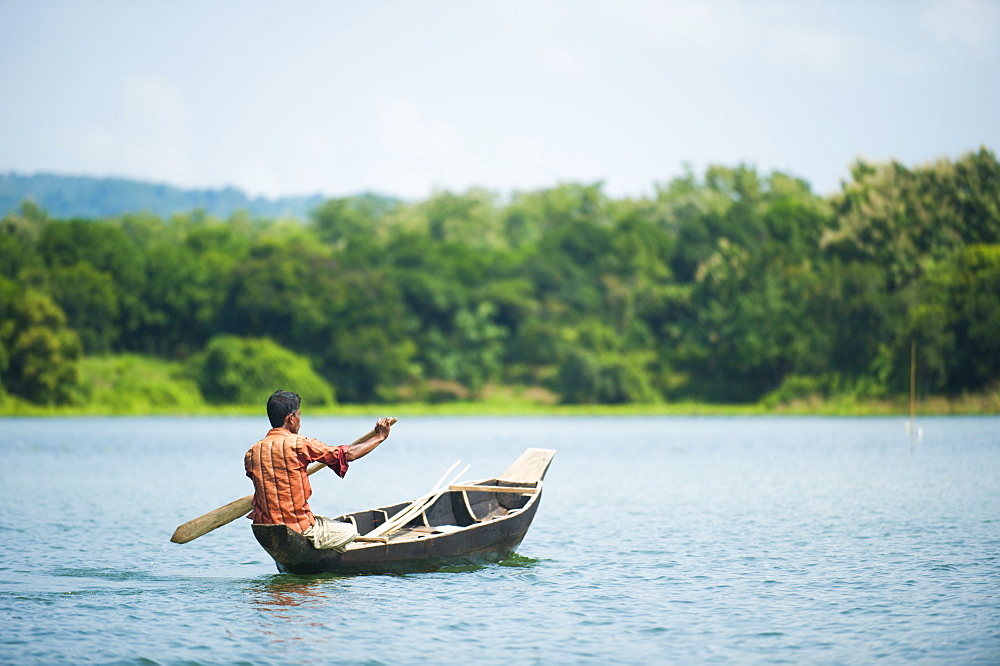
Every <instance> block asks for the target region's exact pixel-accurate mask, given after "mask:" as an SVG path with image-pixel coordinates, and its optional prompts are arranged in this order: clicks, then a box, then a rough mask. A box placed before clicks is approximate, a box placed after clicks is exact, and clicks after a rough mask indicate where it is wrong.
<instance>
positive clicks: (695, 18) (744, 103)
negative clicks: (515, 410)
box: [0, 0, 1000, 199]
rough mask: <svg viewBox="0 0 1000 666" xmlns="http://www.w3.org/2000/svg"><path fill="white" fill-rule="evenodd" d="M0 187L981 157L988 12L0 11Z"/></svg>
mask: <svg viewBox="0 0 1000 666" xmlns="http://www.w3.org/2000/svg"><path fill="white" fill-rule="evenodd" d="M0 26H2V30H3V34H4V40H3V41H4V45H3V47H2V48H0V173H6V172H15V173H20V174H32V173H58V174H65V175H87V176H101V177H103V176H113V177H125V178H134V179H138V180H143V181H148V182H157V183H166V184H170V185H175V186H179V187H185V188H199V189H201V188H218V187H226V186H233V187H237V188H239V189H242V190H244V191H245V192H247V193H248V194H250V195H252V196H267V197H277V196H291V195H304V194H322V195H324V196H348V195H351V194H356V193H359V192H363V191H374V192H379V193H382V194H388V195H394V196H399V197H403V198H410V199H420V198H425V197H427V196H430V195H431V194H432V193H433V192H435V191H440V190H450V191H453V192H462V191H465V190H467V189H469V188H472V187H483V188H486V189H488V190H492V191H495V192H498V193H501V194H509V193H512V192H516V191H531V190H538V189H544V188H549V187H554V186H556V185H558V184H559V183H565V182H575V183H585V184H592V183H596V182H602V183H603V184H604V192H605V193H606V194H608V195H609V196H613V197H626V196H646V195H650V194H652V193H654V192H655V186H656V185H657V184H665V183H667V182H669V181H670V180H671V179H673V178H676V177H679V176H682V175H684V173H685V172H686V170H688V169H690V170H693V171H694V172H695V173H696V174H702V173H703V172H704V169H705V167H707V166H708V165H712V164H720V165H724V166H737V165H739V164H748V165H750V166H753V167H755V168H756V169H757V170H758V171H760V172H762V173H769V172H771V171H781V172H784V173H787V174H790V175H793V176H796V177H799V178H802V179H804V180H806V181H808V182H809V183H810V184H811V185H812V187H813V190H814V191H815V192H817V193H819V194H829V193H832V192H834V191H837V190H838V189H839V188H840V184H841V182H842V181H844V180H847V179H848V178H849V174H850V166H851V164H852V163H853V162H854V161H856V160H857V159H862V158H863V159H866V160H871V161H888V160H897V161H899V162H902V163H903V164H906V165H907V166H911V167H912V166H916V165H920V164H924V163H927V162H931V161H934V160H936V159H940V158H946V159H955V158H957V157H959V156H961V155H962V154H964V153H967V152H969V151H973V150H978V149H979V148H980V147H983V146H985V147H986V148H988V149H990V150H993V151H996V150H997V148H998V147H1000V0H898V1H896V0H883V1H877V0H870V1H866V2H855V1H852V0H847V1H843V0H841V1H835V0H830V1H826V0H824V1H819V0H816V1H812V0H794V1H792V0H755V1H752V2H751V1H743V2H738V1H735V0H613V1H612V0H607V1H591V0H564V1H560V0H552V1H548V0H532V1H525V2H521V1H520V0H506V1H493V0H478V1H468V0H459V1H454V2H451V1H444V0H441V1H438V0H421V1H420V2H415V1H412V0H411V1H410V2H388V1H377V0H364V1H353V2H338V1H326V2H304V1H294V0H293V1H289V2H280V3H279V2H258V1H256V0H240V1H238V2H236V1H229V0H213V1H212V2H203V1H201V0H198V1H187V0H176V1H171V2H163V1H156V2H152V1H144V0H127V1H114V2H109V1H106V0H90V1H88V2H78V1H76V0H73V1H68V2H63V1H56V0H23V1H22V0H0Z"/></svg>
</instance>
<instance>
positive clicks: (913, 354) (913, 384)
mask: <svg viewBox="0 0 1000 666" xmlns="http://www.w3.org/2000/svg"><path fill="white" fill-rule="evenodd" d="M916 400H917V340H916V338H914V339H912V340H910V453H913V438H914V437H916V428H915V427H914V425H913V417H914V414H915V412H916Z"/></svg>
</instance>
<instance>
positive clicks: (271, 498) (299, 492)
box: [243, 428, 347, 532]
mask: <svg viewBox="0 0 1000 666" xmlns="http://www.w3.org/2000/svg"><path fill="white" fill-rule="evenodd" d="M344 453H345V448H344V447H343V446H329V445H327V444H324V443H323V442H321V441H319V440H318V439H313V438H312V437H305V436H303V435H296V434H293V433H291V432H289V431H288V430H286V429H284V428H271V430H270V431H269V432H268V433H267V436H266V437H264V439H262V440H260V441H259V442H257V443H256V444H254V445H253V446H251V447H250V450H249V451H247V453H246V456H244V458H243V466H244V467H245V468H246V471H247V476H249V477H250V479H251V480H252V481H253V491H254V492H253V511H251V512H250V515H249V516H247V518H249V519H250V520H252V521H253V522H255V523H261V524H265V525H288V526H289V527H291V528H292V529H293V530H296V531H298V532H303V531H305V530H307V529H309V526H310V525H312V524H313V523H315V522H316V518H315V517H314V516H313V513H312V511H310V510H309V501H308V500H309V496H310V495H312V486H310V485H309V475H308V474H307V473H306V467H307V466H308V465H309V463H311V462H321V463H325V464H326V465H328V466H329V467H330V469H332V470H333V471H334V472H336V473H337V476H340V477H343V476H344V475H345V474H347V459H346V458H345V457H344Z"/></svg>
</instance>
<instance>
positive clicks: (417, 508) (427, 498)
mask: <svg viewBox="0 0 1000 666" xmlns="http://www.w3.org/2000/svg"><path fill="white" fill-rule="evenodd" d="M456 464H457V463H456ZM451 469H454V465H453V466H452V468H451ZM448 471H451V470H448ZM468 471H469V465H466V466H465V469H463V470H462V471H461V472H459V473H458V474H456V475H455V476H454V477H453V478H452V479H451V481H449V482H448V483H446V484H445V485H444V486H441V482H440V481H439V482H438V484H437V485H436V486H435V487H434V489H433V490H431V492H430V493H429V494H427V495H424V496H423V497H421V498H420V499H415V500H413V501H412V502H411V503H410V505H409V506H407V507H406V508H405V509H403V510H402V511H400V512H399V513H397V514H396V515H395V516H393V517H392V518H390V519H389V520H387V521H386V522H385V523H383V524H381V525H379V526H378V527H376V528H375V529H373V530H372V531H371V532H369V533H368V534H366V535H365V536H372V537H373V536H385V535H386V534H390V533H392V532H395V531H396V530H398V529H399V528H400V527H402V526H403V525H405V524H406V523H408V522H410V521H411V520H413V519H414V518H416V517H417V516H418V515H420V513H421V512H422V511H424V510H425V509H427V508H428V507H429V506H431V505H433V504H434V502H436V501H437V500H438V498H439V497H441V495H444V494H445V493H446V492H448V487H449V486H451V485H452V484H454V483H455V482H456V481H458V479H459V477H461V476H462V475H463V474H465V473H466V472H468Z"/></svg>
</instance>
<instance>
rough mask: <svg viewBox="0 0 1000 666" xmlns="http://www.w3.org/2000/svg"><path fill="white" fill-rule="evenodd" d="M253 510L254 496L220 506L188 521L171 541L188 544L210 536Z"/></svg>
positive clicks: (179, 528) (178, 529)
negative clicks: (207, 535)
mask: <svg viewBox="0 0 1000 666" xmlns="http://www.w3.org/2000/svg"><path fill="white" fill-rule="evenodd" d="M252 508H253V495H247V496H246V497H241V498H240V499H238V500H233V501H232V502H230V503H229V504H227V505H225V506H220V507H219V508H218V509H216V510H215V511H210V512H208V513H206V514H205V515H204V516H198V517H197V518H194V519H193V520H189V521H187V522H186V523H184V524H183V525H181V526H180V527H178V528H177V529H176V530H174V535H173V536H172V537H170V540H171V541H172V542H173V543H187V542H188V541H192V540H194V539H197V538H198V537H200V536H204V535H205V534H208V533H209V532H211V531H212V530H214V529H216V528H218V527H222V526H223V525H226V524H228V523H231V522H233V521H234V520H236V519H237V518H239V517H240V516H245V515H247V514H248V513H250V509H252Z"/></svg>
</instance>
